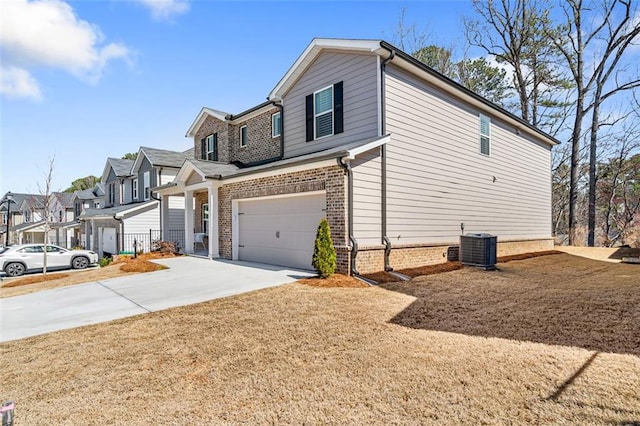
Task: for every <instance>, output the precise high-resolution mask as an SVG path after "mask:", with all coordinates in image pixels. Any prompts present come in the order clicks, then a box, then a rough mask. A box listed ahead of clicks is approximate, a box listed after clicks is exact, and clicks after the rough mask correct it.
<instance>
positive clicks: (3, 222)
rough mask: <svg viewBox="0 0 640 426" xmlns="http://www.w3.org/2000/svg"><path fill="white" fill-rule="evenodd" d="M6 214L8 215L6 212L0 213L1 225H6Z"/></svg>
mask: <svg viewBox="0 0 640 426" xmlns="http://www.w3.org/2000/svg"><path fill="white" fill-rule="evenodd" d="M8 216H9V215H8V214H7V213H2V224H3V225H6V224H7V220H8V219H7V217H8Z"/></svg>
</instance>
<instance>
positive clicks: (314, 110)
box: [313, 84, 336, 141]
mask: <svg viewBox="0 0 640 426" xmlns="http://www.w3.org/2000/svg"><path fill="white" fill-rule="evenodd" d="M327 89H331V109H330V110H327V111H324V112H322V113H320V114H316V93H320V92H323V91H325V90H327ZM333 96H334V94H333V84H331V85H329V86H327V87H324V88H322V89H320V90H316V91H315V92H313V140H314V141H317V140H320V139H324V138H328V137H329V136H333V125H334V120H335V118H336V117H335V105H334V104H333ZM329 112H330V113H331V133H330V134H328V135H324V136H320V137H317V134H318V131H317V130H318V129H317V128H316V123H317V121H316V119H317V118H318V117H319V116H321V115H324V114H328V113H329Z"/></svg>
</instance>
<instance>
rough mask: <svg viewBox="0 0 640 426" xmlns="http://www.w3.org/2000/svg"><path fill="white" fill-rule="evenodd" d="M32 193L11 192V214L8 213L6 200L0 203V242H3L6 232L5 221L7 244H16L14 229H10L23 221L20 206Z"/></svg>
mask: <svg viewBox="0 0 640 426" xmlns="http://www.w3.org/2000/svg"><path fill="white" fill-rule="evenodd" d="M7 194H9V193H6V194H4V196H3V197H2V198H1V200H6V199H7ZM32 195H33V194H22V193H17V194H16V193H11V197H12V202H11V215H9V214H8V213H9V209H8V207H7V203H6V201H5V202H3V203H2V204H0V217H1V218H2V226H0V236H1V238H2V243H3V244H4V242H5V233H6V232H7V223H8V224H9V241H8V243H9V244H16V243H17V241H18V239H17V236H16V233H15V231H14V230H13V229H12V228H13V227H15V226H18V225H21V224H22V223H23V222H24V217H23V215H22V210H20V207H21V206H22V203H23V202H24V200H25V199H27V198H29V197H31V196H32Z"/></svg>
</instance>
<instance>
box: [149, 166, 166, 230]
mask: <svg viewBox="0 0 640 426" xmlns="http://www.w3.org/2000/svg"><path fill="white" fill-rule="evenodd" d="M157 183H160V184H161V183H162V167H160V169H159V170H158V182H157ZM149 196H150V197H151V198H152V199H154V200H156V201H157V202H158V209H159V212H158V213H160V238H161V239H163V240H166V238H165V236H164V231H165V230H164V229H162V224H163V223H164V222H163V220H162V219H163V218H162V198H158V196H157V195H153V191H152V190H151V188H149Z"/></svg>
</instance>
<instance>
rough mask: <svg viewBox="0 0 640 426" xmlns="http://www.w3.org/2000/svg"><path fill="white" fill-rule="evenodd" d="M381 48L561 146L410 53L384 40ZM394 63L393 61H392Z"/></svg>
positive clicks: (543, 133)
mask: <svg viewBox="0 0 640 426" xmlns="http://www.w3.org/2000/svg"><path fill="white" fill-rule="evenodd" d="M380 47H382V48H384V49H385V50H387V51H389V52H392V51H393V52H395V54H396V56H398V57H400V58H402V59H404V60H405V61H407V62H409V63H411V64H412V65H414V66H416V67H418V68H419V69H421V70H422V71H424V72H426V73H428V74H429V75H431V76H433V77H435V78H437V79H438V80H440V81H442V82H443V83H446V84H447V85H449V86H452V87H453V88H455V89H457V90H459V91H461V92H463V93H464V94H466V95H468V96H471V97H472V98H474V99H475V100H476V101H479V102H481V103H483V104H484V105H485V106H488V107H489V108H491V109H493V110H495V111H497V112H499V113H500V114H502V115H506V116H507V118H509V119H511V120H514V121H516V122H517V123H518V124H521V125H523V126H525V127H527V128H528V129H529V130H532V131H534V132H535V133H536V134H537V135H539V136H542V137H544V138H546V139H549V140H550V141H551V145H559V144H560V143H561V142H560V141H559V140H558V139H556V138H554V137H553V136H551V135H549V134H547V133H546V132H543V131H542V130H540V129H538V128H537V127H535V126H533V125H532V124H530V123H529V122H527V121H525V120H523V119H522V118H520V117H518V116H517V115H515V114H513V113H511V112H509V111H507V110H506V109H504V108H502V107H500V106H498V105H496V104H495V103H493V102H491V101H489V100H487V99H485V98H483V97H482V96H480V95H478V94H477V93H476V92H474V91H472V90H470V89H468V88H466V87H465V86H463V85H462V84H460V83H458V82H457V81H454V80H452V79H451V78H449V77H447V76H445V75H443V74H440V73H439V72H437V71H435V70H434V69H433V68H431V67H429V66H428V65H427V64H425V63H423V62H421V61H419V60H418V59H416V58H414V57H413V56H411V55H409V54H408V53H406V52H404V51H402V50H401V49H399V48H397V47H395V46H394V45H392V44H390V43H387V42H386V41H384V40H382V41H380ZM391 62H393V60H392V61H391Z"/></svg>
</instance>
